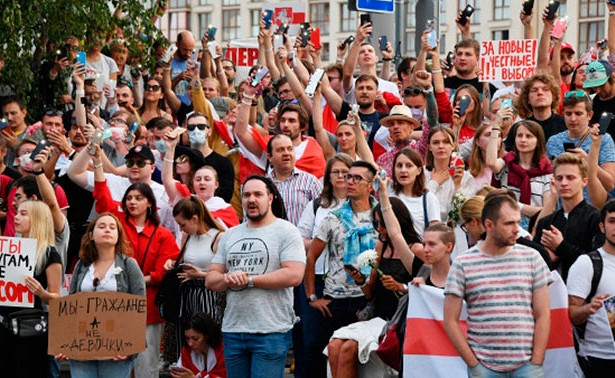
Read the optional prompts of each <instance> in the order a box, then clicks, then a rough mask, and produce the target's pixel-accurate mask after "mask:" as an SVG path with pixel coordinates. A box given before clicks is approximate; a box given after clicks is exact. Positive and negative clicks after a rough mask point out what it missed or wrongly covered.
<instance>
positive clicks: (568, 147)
mask: <svg viewBox="0 0 615 378" xmlns="http://www.w3.org/2000/svg"><path fill="white" fill-rule="evenodd" d="M575 148H576V146H575V145H574V143H570V142H564V151H568V150H574V149H575Z"/></svg>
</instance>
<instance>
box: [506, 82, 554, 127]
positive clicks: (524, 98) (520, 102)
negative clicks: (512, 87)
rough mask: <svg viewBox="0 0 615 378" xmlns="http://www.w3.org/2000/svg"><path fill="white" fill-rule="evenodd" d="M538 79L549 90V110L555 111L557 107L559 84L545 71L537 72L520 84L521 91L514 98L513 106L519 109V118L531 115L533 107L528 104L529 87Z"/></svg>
mask: <svg viewBox="0 0 615 378" xmlns="http://www.w3.org/2000/svg"><path fill="white" fill-rule="evenodd" d="M537 81H540V82H541V83H543V84H545V85H546V86H547V87H548V88H549V90H550V91H551V95H552V97H553V102H551V111H552V112H553V113H555V112H556V111H557V108H558V107H559V101H560V90H559V85H558V84H557V82H556V81H555V78H554V77H553V76H551V75H549V74H546V73H537V74H535V75H534V76H530V77H528V78H527V79H525V81H524V82H523V84H522V85H521V93H519V96H517V98H516V100H515V107H516V108H517V110H518V111H519V116H520V117H521V118H527V117H529V116H530V115H532V112H533V109H532V106H531V105H530V89H531V88H532V85H534V83H535V82H537Z"/></svg>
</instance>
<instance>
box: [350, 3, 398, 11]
mask: <svg viewBox="0 0 615 378" xmlns="http://www.w3.org/2000/svg"><path fill="white" fill-rule="evenodd" d="M355 1H356V6H355V7H356V10H358V11H362V12H374V13H393V11H394V10H395V1H394V0H355ZM350 3H352V1H351V2H349V4H348V5H349V7H352V5H350ZM353 5H355V4H353ZM352 8H354V7H352ZM352 8H351V9H352ZM353 10H354V9H353Z"/></svg>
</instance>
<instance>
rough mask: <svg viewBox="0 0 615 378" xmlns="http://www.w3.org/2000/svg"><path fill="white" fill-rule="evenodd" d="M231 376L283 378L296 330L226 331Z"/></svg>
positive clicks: (229, 377)
mask: <svg viewBox="0 0 615 378" xmlns="http://www.w3.org/2000/svg"><path fill="white" fill-rule="evenodd" d="M222 336H223V339H224V362H225V363H226V375H227V377H228V378H248V377H251V378H276V377H279V378H282V377H283V376H284V366H285V365H286V355H287V354H288V349H289V348H290V344H291V341H292V331H288V332H285V333H235V332H224V333H223V334H222Z"/></svg>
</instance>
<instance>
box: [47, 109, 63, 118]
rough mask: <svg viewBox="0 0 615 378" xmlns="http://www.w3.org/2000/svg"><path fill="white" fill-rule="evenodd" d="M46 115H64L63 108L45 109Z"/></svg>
mask: <svg viewBox="0 0 615 378" xmlns="http://www.w3.org/2000/svg"><path fill="white" fill-rule="evenodd" d="M45 115H46V116H57V117H62V116H63V115H64V113H63V112H62V111H61V110H56V109H47V110H45Z"/></svg>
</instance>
